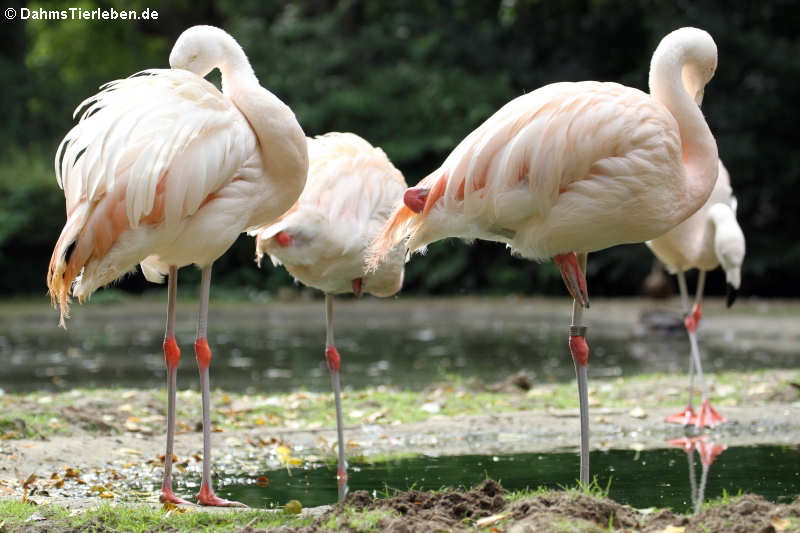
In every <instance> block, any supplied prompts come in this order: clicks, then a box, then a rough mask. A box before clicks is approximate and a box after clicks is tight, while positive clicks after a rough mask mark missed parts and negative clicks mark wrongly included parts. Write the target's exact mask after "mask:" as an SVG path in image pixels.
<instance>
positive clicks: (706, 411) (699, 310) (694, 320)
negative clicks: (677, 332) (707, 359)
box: [686, 270, 727, 428]
mask: <svg viewBox="0 0 800 533" xmlns="http://www.w3.org/2000/svg"><path fill="white" fill-rule="evenodd" d="M705 281H706V272H705V270H701V271H700V273H699V274H698V275H697V291H696V296H695V302H694V307H692V312H691V313H690V314H689V315H688V316H687V317H686V331H687V332H688V333H689V343H690V344H691V346H692V359H693V360H694V366H695V368H696V369H697V381H698V382H699V383H700V394H701V395H702V404H701V405H700V411H699V412H698V413H697V416H696V417H695V419H694V420H693V422H694V425H695V427H697V428H702V427H714V426H716V425H717V424H724V423H725V422H727V420H726V419H725V417H724V416H722V415H721V414H719V412H717V410H716V409H714V408H713V407H712V406H711V402H710V401H709V399H708V385H707V384H706V380H705V378H704V376H703V363H702V361H701V358H700V348H699V345H698V342H697V325H698V323H699V322H700V319H701V317H702V315H703V292H704V289H705Z"/></svg>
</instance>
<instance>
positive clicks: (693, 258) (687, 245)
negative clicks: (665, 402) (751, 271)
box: [647, 161, 745, 428]
mask: <svg viewBox="0 0 800 533" xmlns="http://www.w3.org/2000/svg"><path fill="white" fill-rule="evenodd" d="M647 246H649V247H650V249H651V250H652V251H653V253H654V254H655V255H656V257H658V259H659V260H660V261H661V262H662V263H664V264H665V265H666V266H667V269H668V270H669V271H670V272H671V273H673V274H677V276H678V287H679V289H680V293H681V304H682V307H683V311H684V313H686V319H685V320H684V325H685V326H686V332H687V333H688V334H689V345H690V347H691V356H690V358H689V403H688V404H687V406H686V408H685V409H684V410H683V411H681V412H680V413H676V414H674V415H670V416H668V417H667V422H675V423H678V424H684V425H686V424H695V426H696V427H698V428H701V427H705V426H709V427H714V426H715V425H717V424H721V423H724V422H725V421H726V420H725V418H724V417H723V416H722V415H720V414H719V413H718V412H717V410H716V409H714V408H713V407H712V406H711V403H710V402H709V399H708V390H707V387H706V382H705V379H704V378H703V366H702V364H701V361H700V350H699V348H698V343H697V325H698V323H699V322H700V318H701V316H702V301H703V287H704V286H705V280H706V272H707V271H709V270H714V269H715V268H717V266H722V269H723V270H724V271H725V278H726V281H727V286H728V296H727V305H728V307H730V306H731V305H733V302H734V300H735V299H736V293H737V291H738V290H739V286H740V284H741V272H742V262H743V261H744V252H745V241H744V234H743V233H742V229H741V228H740V227H739V224H738V223H737V222H736V198H735V197H734V196H733V191H732V189H731V183H730V176H729V175H728V171H727V170H726V169H725V167H724V166H723V164H722V161H720V162H719V174H718V177H717V182H716V184H715V185H714V190H713V191H712V192H711V196H709V197H708V200H707V201H706V203H705V204H703V206H702V207H701V208H700V209H699V210H698V211H697V212H696V213H695V214H694V215H692V216H690V217H689V218H687V219H686V220H684V221H683V222H682V223H681V224H679V225H678V226H676V227H674V228H673V229H671V230H670V231H668V232H667V233H665V234H664V235H662V236H660V237H658V238H656V239H653V240H651V241H648V242H647ZM693 268H696V269H698V270H699V273H698V276H697V290H696V295H695V302H694V306H693V307H692V310H691V312H690V311H689V294H688V290H687V288H686V277H685V276H684V272H686V271H687V270H691V269H693ZM695 368H696V369H697V379H698V381H699V382H700V390H701V394H702V405H701V407H700V412H699V413H697V414H695V411H694V408H693V407H692V396H694V370H695Z"/></svg>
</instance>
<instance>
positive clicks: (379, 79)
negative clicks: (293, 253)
mask: <svg viewBox="0 0 800 533" xmlns="http://www.w3.org/2000/svg"><path fill="white" fill-rule="evenodd" d="M67 5H68V4H67V3H66V2H63V1H44V2H37V3H35V4H33V3H31V4H28V7H30V8H31V9H35V8H38V7H40V6H41V7H44V8H45V9H59V8H64V7H67ZM69 5H70V6H71V5H73V3H69ZM80 5H81V6H82V7H84V8H92V7H95V6H99V7H115V8H116V9H144V8H146V7H149V8H150V9H155V10H157V11H158V12H159V18H158V20H157V21H152V20H150V21H138V22H122V21H117V22H109V21H77V20H76V21H31V20H29V21H27V22H22V21H19V20H16V21H13V22H8V21H5V20H4V21H3V31H2V32H0V42H2V52H0V86H2V87H3V89H2V93H0V94H1V96H0V104H1V105H2V110H3V120H2V124H0V147H2V148H0V272H2V274H3V275H2V276H0V294H12V293H20V292H21V293H33V294H41V293H42V292H43V291H44V288H43V287H44V283H43V280H44V275H45V271H46V267H47V262H48V260H49V255H50V251H51V247H52V244H53V243H54V242H55V240H56V238H57V236H58V232H59V231H60V228H61V225H62V224H63V220H64V207H63V196H62V193H61V191H60V190H59V189H58V187H57V185H56V183H55V179H54V175H53V171H52V157H53V154H54V151H55V147H56V146H57V143H58V141H59V140H60V138H61V137H62V136H63V135H64V133H66V131H67V130H68V129H69V128H70V126H71V124H72V118H71V117H72V111H73V109H74V108H75V106H76V105H77V104H78V103H79V102H81V101H82V100H83V99H84V98H86V97H87V96H89V95H91V94H93V93H94V92H95V91H96V89H97V87H98V86H99V85H100V84H102V83H104V82H106V81H109V80H111V79H115V78H120V77H124V76H127V75H129V74H131V73H133V72H136V71H138V70H140V69H143V68H150V67H166V66H167V58H168V55H169V50H170V47H171V45H172V43H173V42H174V40H175V38H176V37H177V36H178V35H179V33H180V32H181V31H182V30H183V29H185V28H186V27H188V26H190V25H192V24H198V23H206V24H214V25H219V26H221V27H224V28H225V29H227V30H228V31H229V32H231V33H232V34H233V35H234V36H235V37H236V38H237V39H238V40H239V42H240V43H241V44H242V46H243V47H244V48H245V50H246V51H247V53H248V55H249V57H250V60H251V62H252V63H253V66H254V68H255V70H256V73H257V75H258V76H259V79H260V80H261V83H262V85H264V86H265V87H267V88H269V89H270V90H272V91H273V92H274V93H276V94H277V95H278V96H279V97H280V98H282V99H283V100H284V101H285V102H286V103H288V104H289V105H290V106H291V107H292V108H293V109H294V111H295V113H296V114H297V116H298V118H299V120H300V122H301V124H302V125H303V128H304V129H305V131H306V133H307V134H308V135H317V134H321V133H324V132H327V131H331V130H340V131H353V132H356V133H358V134H360V135H362V136H363V137H365V138H366V139H368V140H369V141H370V142H372V143H373V144H376V145H379V146H382V147H383V148H384V150H385V151H386V152H387V154H388V155H389V157H391V158H392V160H393V161H394V162H395V164H396V165H397V166H398V167H399V168H400V169H401V170H402V171H403V173H404V174H405V176H406V179H407V181H408V182H409V184H414V183H416V182H417V181H418V180H419V179H421V178H422V177H424V176H425V175H426V173H427V172H430V171H432V170H433V169H435V168H436V167H437V166H438V165H439V164H440V163H441V161H442V160H443V159H444V157H445V156H446V154H447V153H448V152H449V151H450V150H451V149H452V148H453V147H454V146H455V145H456V143H458V141H459V140H460V139H461V138H463V137H464V136H465V135H466V134H467V133H468V132H469V131H471V130H472V129H473V128H474V127H476V126H477V125H478V124H479V123H480V122H481V121H483V120H484V119H485V118H486V117H488V116H489V115H490V114H491V113H492V112H494V110H496V109H497V108H498V107H500V106H501V105H502V104H503V103H505V102H506V101H508V100H510V99H511V98H513V97H515V96H517V95H519V94H522V93H524V92H527V91H531V90H533V89H535V88H537V87H539V86H541V85H543V84H546V83H549V82H553V81H563V80H575V81H577V80H583V79H597V80H610V81H618V82H621V83H624V84H627V85H631V86H634V87H638V88H641V89H643V90H647V72H648V66H649V61H650V55H651V53H652V51H653V49H654V48H655V46H656V44H657V43H658V41H659V40H660V39H661V37H662V36H663V35H665V34H666V33H667V32H669V31H671V30H673V29H675V28H677V27H680V26H685V25H694V26H698V27H702V28H704V29H706V30H708V31H709V32H710V33H711V34H712V35H713V36H714V38H715V40H716V41H717V44H718V46H719V58H720V60H719V68H718V70H717V74H716V76H715V78H714V80H713V81H712V83H711V84H710V86H709V87H708V88H707V91H706V98H705V101H704V105H703V109H704V112H705V114H706V116H707V118H708V121H709V124H710V125H711V127H712V130H713V131H714V133H715V135H716V137H717V141H718V143H719V148H720V154H721V156H722V158H723V160H724V161H725V162H726V165H727V166H728V169H729V170H730V173H731V178H732V181H733V185H734V189H735V191H736V193H737V196H738V198H739V218H740V222H741V224H742V226H743V229H744V231H745V234H746V236H747V238H748V257H747V260H746V263H745V269H744V281H743V292H744V294H758V295H763V296H778V295H780V296H795V297H796V296H800V281H798V279H800V277H798V276H797V275H795V274H796V273H798V271H800V266H799V264H798V259H799V258H800V242H798V239H797V238H796V232H797V229H798V228H800V224H798V222H800V209H798V205H799V204H798V193H800V185H798V183H800V179H798V178H800V176H799V174H800V151H798V149H797V147H798V146H800V142H798V141H800V138H799V137H800V135H798V128H797V126H796V125H797V123H798V118H800V117H798V115H800V108H799V107H798V105H797V103H796V102H797V97H798V94H799V93H798V90H797V87H798V86H800V83H799V82H798V80H800V39H798V37H797V28H798V27H800V6H797V5H796V3H795V2H791V1H773V2H762V3H759V4H756V3H743V2H737V3H730V2H723V1H715V2H703V3H699V2H683V1H677V2H676V1H663V2H659V1H647V0H638V1H624V0H582V1H580V0H564V1H558V2H555V1H552V2H551V1H545V0H501V1H499V2H497V1H487V2H472V1H467V0H449V1H438V0H436V1H434V0H430V1H419V2H405V1H395V0H388V1H387V0H344V1H339V2H336V1H327V0H308V1H294V2H284V1H266V2H264V1H259V0H243V1H236V2H234V1H233V0H219V1H218V2H209V1H205V2H189V1H188V0H184V1H182V2H169V3H167V2H159V1H157V0H152V1H147V0H130V1H123V0H113V1H110V2H108V1H106V2H98V1H97V0H84V1H82V2H81V3H80ZM252 256H253V243H252V239H250V238H247V237H242V238H241V239H240V240H239V241H238V242H237V243H236V245H235V246H234V249H233V250H231V251H230V252H229V253H228V254H226V256H224V257H223V258H222V259H221V260H220V261H219V262H218V263H217V265H215V278H216V281H215V283H218V284H219V285H228V286H242V285H245V284H246V285H247V286H251V287H254V288H259V289H266V290H272V289H275V288H277V287H278V286H282V285H286V284H288V282H289V277H288V275H286V273H285V272H284V271H283V270H280V269H274V268H271V267H265V268H263V269H261V270H257V269H256V268H255V267H253V266H252ZM650 265H651V259H650V253H649V252H648V251H647V250H646V249H645V248H644V247H643V246H641V245H636V246H622V247H617V248H614V249H611V250H607V251H605V252H601V253H598V254H593V255H592V256H591V259H590V276H591V283H592V291H593V294H635V293H637V292H638V291H639V290H640V285H641V282H642V280H643V278H644V276H645V275H646V274H647V273H648V272H649V270H650ZM193 275H194V273H192V274H190V273H189V271H188V270H187V274H186V275H185V276H193ZM709 282H710V290H711V291H712V292H719V291H721V289H722V286H723V281H722V279H721V277H720V276H712V277H711V278H710V280H709ZM121 286H122V288H124V289H126V290H131V291H139V290H142V289H143V288H144V287H145V286H146V282H145V281H144V280H143V278H142V277H141V276H132V277H129V278H127V279H126V280H125V281H123V283H122V284H121ZM405 290H406V291H408V292H418V293H433V294H443V293H458V292H461V291H468V292H476V291H477V292H483V293H507V292H518V293H524V294H531V293H549V292H555V293H559V294H560V293H561V292H562V289H561V287H560V280H559V278H558V272H557V270H556V269H555V267H554V266H552V265H550V264H544V265H535V264H532V263H530V262H527V261H521V260H518V259H515V258H513V257H511V256H510V255H509V254H508V253H507V252H506V251H505V250H504V249H503V247H502V246H500V245H497V244H492V243H476V244H475V245H474V246H466V245H464V244H462V243H460V242H457V241H447V242H441V243H438V244H436V245H434V246H432V247H431V248H430V251H429V253H428V255H426V256H421V257H416V258H415V259H414V260H413V261H412V262H411V263H410V264H409V268H408V275H407V278H406V288H405Z"/></svg>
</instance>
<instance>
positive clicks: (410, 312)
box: [0, 301, 797, 393]
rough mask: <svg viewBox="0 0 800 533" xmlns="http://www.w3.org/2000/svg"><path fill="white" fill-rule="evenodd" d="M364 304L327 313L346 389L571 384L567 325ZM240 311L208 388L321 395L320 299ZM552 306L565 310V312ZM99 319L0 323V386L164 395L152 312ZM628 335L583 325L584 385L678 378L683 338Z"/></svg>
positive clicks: (88, 315)
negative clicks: (332, 318)
mask: <svg viewBox="0 0 800 533" xmlns="http://www.w3.org/2000/svg"><path fill="white" fill-rule="evenodd" d="M365 304H366V305H359V303H358V302H346V304H345V305H344V306H340V307H338V308H337V311H336V313H337V314H336V344H337V346H338V348H339V352H340V353H341V354H342V361H343V362H342V382H343V385H344V386H345V387H347V388H352V389H359V388H364V387H367V386H372V385H396V386H400V387H407V388H411V389H417V390H419V389H423V388H425V387H426V386H428V385H430V384H431V383H436V382H441V381H442V380H445V379H447V376H448V375H451V374H458V375H460V376H462V377H465V378H480V379H482V380H484V381H485V382H487V383H491V382H495V381H499V380H502V379H504V378H505V377H507V376H508V375H510V374H512V373H516V372H517V371H519V370H525V371H526V372H527V373H528V375H529V376H531V378H532V379H533V380H534V381H538V382H551V381H566V380H570V379H574V370H573V367H572V363H571V360H570V357H569V352H568V350H567V347H566V340H565V339H566V325H565V324H566V323H567V322H566V319H565V317H562V318H561V319H558V318H557V317H556V318H553V319H549V320H548V319H542V317H541V316H527V312H528V311H527V310H526V309H525V308H524V307H523V306H520V308H515V306H514V304H513V303H510V304H509V305H508V306H503V307H501V308H500V309H499V310H498V307H497V306H496V305H495V306H490V307H489V308H487V309H483V308H481V307H480V306H477V307H476V306H472V307H466V306H462V307H465V309H461V308H459V307H458V306H454V307H453V308H452V309H451V308H450V307H448V306H441V307H439V308H435V309H430V308H429V307H428V306H425V305H419V306H415V307H414V306H412V307H411V308H408V307H406V308H404V310H403V311H402V312H393V311H392V309H393V307H392V306H391V305H390V304H387V305H378V304H377V303H376V302H365ZM468 305H469V304H468ZM243 307H244V308H243V309H242V310H241V311H237V310H236V309H235V308H234V309H233V310H231V309H227V310H214V309H212V314H211V320H210V324H209V341H210V344H211V346H212V349H213V350H214V359H213V362H212V373H211V379H212V386H213V387H215V388H225V389H233V390H241V391H250V392H263V393H273V392H281V391H288V390H291V389H297V388H304V389H308V390H313V391H327V390H329V387H330V381H329V378H328V372H327V368H326V366H325V361H324V356H323V343H324V339H325V329H324V321H323V305H322V302H321V301H320V302H318V305H317V303H316V302H311V303H308V304H304V305H303V306H300V311H296V312H294V313H293V312H292V311H291V309H292V308H290V310H289V311H286V309H285V308H282V307H279V306H274V305H273V306H272V307H269V306H262V307H259V306H256V305H253V304H244V306H243ZM558 310H559V311H560V312H561V314H562V315H563V314H564V306H562V307H559V308H558ZM48 311H49V312H48ZM103 311H104V306H94V307H92V306H91V305H89V306H83V307H76V308H75V310H74V311H73V314H74V315H75V317H74V318H73V320H72V321H71V323H70V329H69V330H68V331H66V332H65V331H64V330H62V329H60V328H57V327H55V317H54V316H53V314H52V311H51V310H48V309H46V308H44V309H43V312H38V313H34V314H32V315H31V316H30V317H27V316H20V317H19V319H18V320H15V321H13V322H8V323H7V324H4V327H2V328H0V364H2V365H3V370H4V371H3V372H2V373H0V388H2V389H5V390H8V391H24V390H35V389H59V388H71V387H80V386H112V385H113V386H119V387H141V388H155V387H163V382H164V362H163V355H162V349H161V342H162V338H163V324H162V320H163V311H164V310H163V309H162V306H161V305H157V304H152V305H150V306H149V307H148V308H146V309H144V310H143V309H141V308H140V307H136V306H130V310H129V311H128V310H126V308H125V306H124V305H123V306H113V307H112V306H108V313H104V312H103ZM593 311H594V309H593ZM598 319H602V314H599V315H596V319H595V320H598ZM5 326H7V327H5ZM635 327H636V324H624V325H620V324H619V323H617V324H616V325H615V326H613V327H611V328H607V327H604V326H602V325H594V326H592V327H591V328H590V330H589V335H588V340H589V343H590V345H591V349H592V355H591V360H590V370H589V372H590V376H591V377H613V376H621V375H624V376H631V375H635V374H638V373H642V372H648V373H649V372H675V373H685V372H686V371H687V368H686V366H687V362H688V343H687V341H686V337H685V333H684V332H683V331H676V332H673V333H671V334H665V333H657V334H650V335H644V336H641V335H633V334H631V331H632V330H633V329H634V328H635ZM177 332H178V333H177V335H178V340H179V342H180V343H181V346H182V349H183V359H182V361H181V367H180V370H179V377H178V386H179V388H190V387H191V388H196V387H197V386H198V382H197V374H196V367H195V363H194V356H193V352H192V345H193V341H194V319H193V313H192V312H191V311H184V312H183V314H181V313H179V316H178V329H177ZM700 333H701V334H702V330H701V332H700ZM701 340H702V341H703V349H704V359H705V360H706V361H707V363H706V364H707V367H708V369H709V370H712V371H713V370H714V369H718V368H719V369H721V368H724V369H727V370H736V369H740V370H748V369H755V368H764V367H773V368H776V367H777V368H794V367H796V366H797V356H796V354H795V353H787V352H778V351H774V352H773V351H769V350H763V349H758V350H748V348H747V347H746V346H745V345H743V344H742V343H740V342H737V339H735V338H733V339H722V338H715V337H713V336H711V337H709V336H705V337H701Z"/></svg>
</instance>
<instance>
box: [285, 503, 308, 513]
mask: <svg viewBox="0 0 800 533" xmlns="http://www.w3.org/2000/svg"><path fill="white" fill-rule="evenodd" d="M302 511H303V504H302V503H300V502H299V501H297V500H289V501H288V502H286V505H284V506H283V512H284V513H287V514H300V513H301V512H302Z"/></svg>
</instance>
